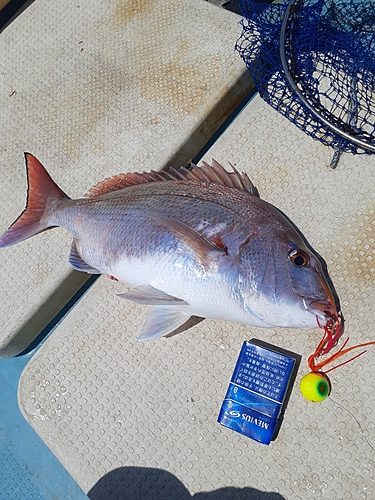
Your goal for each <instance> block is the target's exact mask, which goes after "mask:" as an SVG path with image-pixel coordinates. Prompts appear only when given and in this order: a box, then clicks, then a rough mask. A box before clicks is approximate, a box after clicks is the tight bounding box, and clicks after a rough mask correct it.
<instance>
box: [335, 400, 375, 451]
mask: <svg viewBox="0 0 375 500" xmlns="http://www.w3.org/2000/svg"><path fill="white" fill-rule="evenodd" d="M330 400H331V401H332V402H333V403H335V404H336V405H337V406H339V407H340V408H342V409H343V410H345V411H346V412H347V413H349V415H351V416H352V417H353V418H354V420H355V421H356V422H357V425H358V427H359V429H360V431H361V433H362V437H363V439H364V440H365V441H366V443H367V444H368V445H369V447H370V448H371V449H372V450H373V451H375V447H374V446H373V445H372V444H371V443H370V441H369V440H368V439H367V437H366V436H365V433H364V431H363V428H362V425H361V423H360V421H359V420H358V418H357V417H356V416H355V415H353V413H352V412H351V411H350V410H348V408H346V407H345V406H343V405H342V404H341V403H338V402H337V401H335V400H334V399H332V398H330Z"/></svg>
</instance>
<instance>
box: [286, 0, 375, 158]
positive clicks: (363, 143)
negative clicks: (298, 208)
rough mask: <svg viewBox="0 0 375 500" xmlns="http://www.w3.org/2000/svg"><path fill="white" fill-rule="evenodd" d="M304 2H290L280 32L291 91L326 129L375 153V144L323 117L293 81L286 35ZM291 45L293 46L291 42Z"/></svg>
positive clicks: (291, 0) (300, 0) (295, 0)
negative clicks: (291, 21) (289, 24)
mask: <svg viewBox="0 0 375 500" xmlns="http://www.w3.org/2000/svg"><path fill="white" fill-rule="evenodd" d="M302 2H303V0H290V1H289V3H288V6H287V8H286V11H285V15H284V19H283V22H282V25H281V30H280V59H281V66H282V68H283V71H284V73H285V78H286V80H287V82H288V84H289V87H290V89H291V90H292V91H293V92H294V93H295V94H296V96H297V97H298V99H299V100H300V101H301V102H302V104H303V105H304V106H306V108H307V109H308V110H309V111H310V112H311V113H312V114H313V115H314V116H315V118H317V119H318V120H319V121H321V122H322V123H324V125H325V126H326V127H328V128H329V129H330V130H332V131H333V132H334V133H335V134H337V135H339V136H340V137H343V138H344V139H346V140H347V141H348V142H351V143H352V144H355V145H356V146H358V147H359V148H361V149H364V150H367V151H370V152H371V153H375V145H374V144H369V143H368V142H366V141H363V140H361V139H359V138H358V137H353V136H352V135H350V134H348V133H347V132H344V131H343V130H341V129H340V128H338V127H336V125H334V124H333V123H331V122H330V121H328V120H327V119H326V118H325V117H324V116H323V115H321V114H320V113H319V112H318V111H317V110H316V109H315V107H314V106H313V105H312V104H310V103H309V101H308V100H307V99H306V98H305V96H303V95H302V93H301V91H300V89H299V88H298V87H297V84H296V82H295V80H294V79H293V77H292V75H291V73H290V71H289V67H288V61H287V58H286V52H285V34H286V27H287V24H288V21H289V18H290V16H291V13H293V12H295V11H296V10H297V9H298V8H299V7H300V5H301V4H302ZM289 41H290V44H291V40H289Z"/></svg>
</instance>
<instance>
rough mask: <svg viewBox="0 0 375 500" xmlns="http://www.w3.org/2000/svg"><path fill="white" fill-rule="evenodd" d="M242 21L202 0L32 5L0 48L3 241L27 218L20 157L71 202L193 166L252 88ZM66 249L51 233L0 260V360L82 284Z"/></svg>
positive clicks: (62, 238)
mask: <svg viewBox="0 0 375 500" xmlns="http://www.w3.org/2000/svg"><path fill="white" fill-rule="evenodd" d="M238 21H239V16H237V15H235V14H233V13H230V12H226V11H223V10H222V9H218V8H215V7H213V6H212V5H209V4H208V3H206V2H203V1H198V0H196V1H193V2H191V1H188V0H168V1H165V0H159V1H156V0H151V1H150V0H147V1H142V2H141V1H127V2H123V1H120V0H118V1H105V2H103V1H97V0H95V1H90V2H75V1H73V0H67V1H66V2H63V3H62V2H49V1H47V0H36V1H35V2H33V3H32V4H31V5H30V6H29V8H28V9H27V10H25V11H24V12H23V13H22V14H21V15H20V16H19V17H18V18H17V19H16V20H15V21H14V22H13V23H12V24H11V25H10V26H8V27H7V28H6V29H5V30H4V31H3V33H2V34H1V36H0V52H1V54H2V57H1V61H0V88H1V92H0V107H1V116H0V129H1V139H0V199H1V200H2V203H1V214H0V233H2V232H3V231H5V230H6V229H7V228H8V227H9V225H10V224H11V223H12V222H13V221H14V220H15V219H16V218H17V217H18V216H19V214H20V213H21V212H22V210H23V209H24V206H25V200H26V192H27V185H26V175H25V167H24V159H23V152H24V151H28V152H30V153H33V154H34V155H36V156H37V157H38V158H39V159H40V161H41V162H42V163H43V164H44V165H45V166H46V168H47V170H48V171H49V172H50V174H51V176H52V178H53V179H54V180H55V181H56V182H57V183H58V184H59V185H60V186H61V188H62V189H63V190H65V191H66V192H67V194H68V195H69V196H71V197H80V196H82V195H83V194H84V193H85V192H86V191H87V190H88V189H89V188H90V187H91V186H93V185H95V184H96V183H97V182H99V181H100V180H102V179H103V178H105V177H108V176H110V175H114V174H117V173H120V172H124V171H130V170H149V169H151V168H154V169H161V168H163V167H164V166H165V165H168V164H169V163H172V164H175V165H180V164H186V163H187V162H188V161H190V160H191V158H192V157H193V156H194V155H195V154H197V153H198V151H199V150H200V148H202V146H203V145H204V144H205V142H206V141H207V140H208V139H209V138H210V137H211V135H212V134H213V133H214V132H215V131H216V129H217V128H218V127H219V125H220V124H221V123H222V121H223V120H224V119H225V118H226V117H227V116H228V114H229V113H230V112H231V111H232V110H233V108H234V107H235V106H236V105H237V104H238V103H239V102H240V101H241V99H242V98H243V97H244V96H245V94H246V93H247V92H248V91H249V89H250V87H251V81H250V77H249V76H248V74H247V72H246V69H245V67H244V65H243V63H242V61H241V60H240V58H239V57H238V55H237V54H236V53H235V52H234V48H233V47H234V43H235V40H236V38H237V36H238V34H239V31H240V28H239V26H238ZM219 41H220V43H219ZM70 244H71V238H70V236H69V235H68V234H65V233H63V232H62V231H61V230H54V231H51V232H49V233H44V234H41V235H39V236H38V237H37V238H33V239H30V240H28V241H26V242H22V243H20V244H19V245H17V246H15V247H10V248H7V249H3V250H1V260H0V274H1V276H2V281H1V285H0V287H1V288H0V293H1V298H2V304H1V315H0V357H9V356H14V355H16V354H18V353H19V352H20V351H22V350H23V349H24V348H25V347H27V345H28V344H29V343H30V342H31V341H32V340H33V339H34V338H35V337H36V336H37V335H38V334H39V332H40V331H41V330H42V329H43V328H44V327H45V326H46V325H48V323H49V322H50V321H51V320H52V319H53V317H54V316H55V315H56V313H57V312H58V311H59V310H60V309H61V308H62V306H63V305H64V304H65V303H66V302H67V301H68V300H69V298H70V297H71V296H72V295H73V294H74V292H75V291H76V290H77V289H79V287H80V286H81V285H82V284H83V282H84V281H85V280H86V279H87V276H86V275H85V274H83V273H77V272H73V271H72V268H71V267H70V266H69V264H68V262H67V257H68V254H69V248H70Z"/></svg>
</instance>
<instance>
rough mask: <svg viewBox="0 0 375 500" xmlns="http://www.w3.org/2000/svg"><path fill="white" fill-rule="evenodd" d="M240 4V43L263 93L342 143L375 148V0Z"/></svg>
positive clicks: (300, 122)
mask: <svg viewBox="0 0 375 500" xmlns="http://www.w3.org/2000/svg"><path fill="white" fill-rule="evenodd" d="M240 6H241V9H242V12H243V15H244V19H243V20H242V23H241V24H242V28H243V29H242V34H241V37H240V38H239V40H238V41H237V44H236V49H237V50H238V52H239V53H240V55H241V57H242V58H243V59H244V61H245V63H246V65H247V67H248V69H249V71H250V73H251V75H252V77H253V79H254V81H255V84H256V85H257V87H258V91H259V94H260V96H261V97H262V99H264V100H265V101H266V102H267V103H268V104H270V105H271V106H272V107H273V108H275V109H276V110H277V111H278V112H279V113H281V114H282V115H284V116H286V117H287V118H288V119H289V120H290V121H291V122H293V123H294V124H295V125H297V127H299V128H300V129H301V130H303V131H304V132H305V133H307V134H309V135H310V136H311V137H313V138H314V139H318V140H320V141H321V142H323V143H324V144H326V145H329V146H332V147H333V148H334V149H336V150H340V151H345V152H351V153H354V154H359V153H368V154H369V153H374V152H375V2H374V0H290V1H289V2H288V1H286V0H281V1H280V2H278V1H276V2H274V3H273V4H267V3H256V2H252V1H249V0H243V1H242V2H241V4H240ZM280 47H281V51H280Z"/></svg>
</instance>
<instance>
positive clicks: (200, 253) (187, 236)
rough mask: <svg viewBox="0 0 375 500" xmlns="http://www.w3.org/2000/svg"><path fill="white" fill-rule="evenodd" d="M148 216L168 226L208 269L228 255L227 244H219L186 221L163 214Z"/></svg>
mask: <svg viewBox="0 0 375 500" xmlns="http://www.w3.org/2000/svg"><path fill="white" fill-rule="evenodd" d="M148 217H149V218H151V219H153V220H155V221H156V222H158V223H160V224H162V225H163V226H164V227H166V228H167V230H168V231H170V232H171V233H172V234H173V235H174V236H175V237H176V238H178V239H179V240H180V241H181V243H182V244H183V245H185V246H186V247H187V248H189V249H190V250H191V251H192V252H194V253H195V255H196V256H197V258H198V260H199V262H200V263H201V264H202V266H203V267H204V268H206V269H210V268H211V266H212V265H214V264H216V262H217V258H218V257H223V256H226V255H227V251H226V248H225V246H224V248H223V246H222V245H221V246H219V245H217V244H216V243H215V242H213V241H211V240H209V239H208V238H206V237H205V236H203V235H202V234H200V233H199V232H198V231H196V230H195V229H193V228H191V227H190V226H188V225H187V224H185V223H184V222H181V221H179V220H177V219H174V218H172V217H168V216H164V215H161V214H148Z"/></svg>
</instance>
